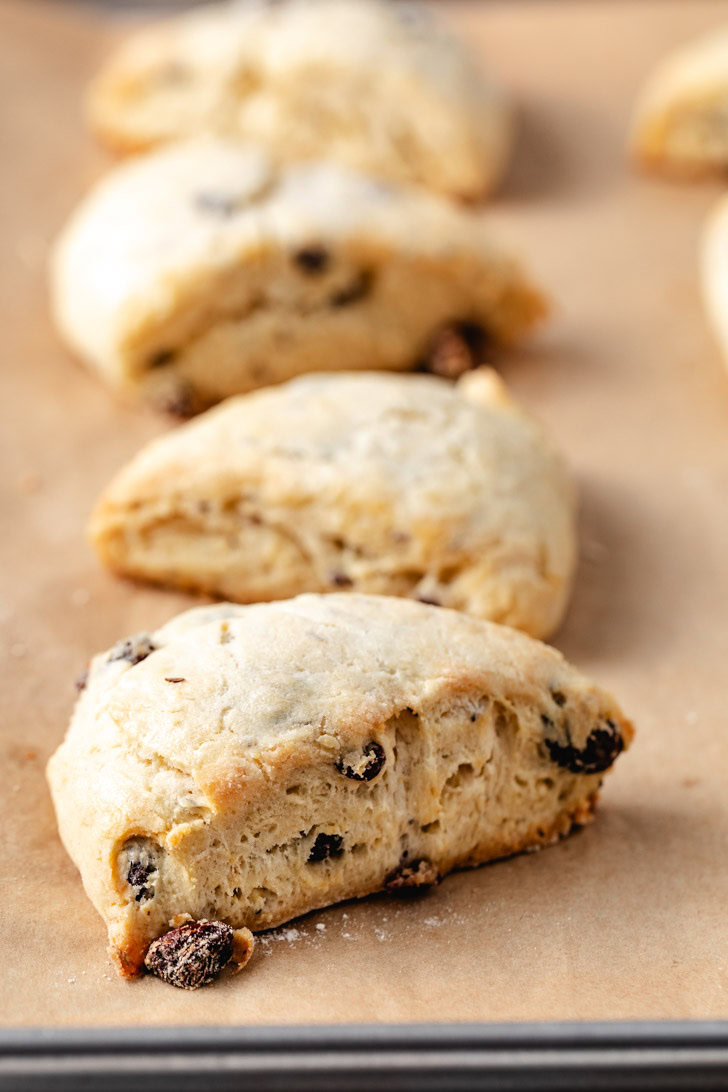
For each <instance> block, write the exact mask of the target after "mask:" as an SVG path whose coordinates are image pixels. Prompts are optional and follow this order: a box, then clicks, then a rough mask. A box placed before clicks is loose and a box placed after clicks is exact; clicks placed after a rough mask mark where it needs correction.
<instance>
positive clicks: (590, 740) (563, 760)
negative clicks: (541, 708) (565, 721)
mask: <svg viewBox="0 0 728 1092" xmlns="http://www.w3.org/2000/svg"><path fill="white" fill-rule="evenodd" d="M541 720H542V721H543V723H544V725H545V727H547V728H553V727H554V724H553V721H552V720H551V719H550V718H549V717H546V716H543V715H542V717H541ZM566 737H567V740H568V741H569V742H568V743H565V744H564V743H559V742H558V740H555V739H548V738H547V739H546V747H547V748H548V752H549V755H550V756H551V759H552V761H553V762H555V763H556V765H557V766H561V767H562V768H563V769H565V770H570V771H571V773H577V774H595V773H602V771H603V770H608V769H609V767H610V766H611V765H612V763H613V762H614V760H615V759H616V757H617V755H619V754H620V753H621V752H622V751H623V750H624V740H623V739H622V735H621V733H620V731H619V729H618V728H617V725H616V724H615V723H614V721H613V720H606V721H605V726H602V727H599V728H594V729H593V731H591V732H590V733H589V735H588V737H587V740H586V743H585V744H584V746H583V747H575V746H574V745H573V744H572V742H571V737H570V735H569V731H568V728H567V730H566Z"/></svg>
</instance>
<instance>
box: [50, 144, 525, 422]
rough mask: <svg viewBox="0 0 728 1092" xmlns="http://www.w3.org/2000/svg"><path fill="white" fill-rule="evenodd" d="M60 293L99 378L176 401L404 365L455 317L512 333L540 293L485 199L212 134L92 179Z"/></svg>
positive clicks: (58, 276) (57, 287) (63, 310)
mask: <svg viewBox="0 0 728 1092" xmlns="http://www.w3.org/2000/svg"><path fill="white" fill-rule="evenodd" d="M52 300H53V308H54V312H55V317H56V321H57V325H58V327H59V329H60V331H61V332H62V334H63V336H64V337H65V339H66V341H67V342H68V344H69V346H70V347H71V348H72V349H73V350H74V351H75V352H77V353H78V355H79V356H81V358H83V359H84V360H85V361H86V362H87V363H88V364H90V365H91V366H92V367H94V368H95V369H96V370H98V371H99V372H100V374H101V375H102V376H103V378H104V379H106V381H107V382H109V383H110V384H111V385H112V386H113V387H115V388H116V389H117V390H119V391H122V392H125V393H127V394H130V395H136V396H142V397H144V398H146V399H148V400H149V401H151V402H153V403H155V404H158V405H160V406H162V407H164V408H167V409H172V410H174V411H176V412H178V413H182V414H185V413H191V412H195V411H196V410H199V409H200V408H204V407H205V406H208V405H211V404H212V403H213V402H216V401H218V400H220V399H221V398H224V397H226V396H228V395H230V394H239V393H244V392H246V391H249V390H253V389H255V388H257V387H261V386H267V385H270V384H273V383H279V382H281V381H283V380H286V379H290V378H292V377H293V376H296V375H300V374H302V373H304V372H310V371H341V370H346V371H352V370H357V371H358V370H372V369H381V370H391V371H402V370H407V369H412V368H414V367H416V366H417V365H418V364H419V363H421V362H422V360H423V359H425V358H426V357H427V356H428V353H429V352H430V350H431V346H432V341H433V338H435V337H436V336H437V334H438V332H440V331H441V330H442V328H443V327H445V326H447V325H448V324H452V323H456V324H458V325H459V328H460V329H461V330H464V331H465V333H466V334H468V332H469V331H470V333H472V332H473V331H475V332H476V333H477V331H478V330H480V331H482V333H483V334H484V335H485V336H487V337H490V338H492V339H493V340H494V341H497V342H501V343H504V344H510V343H512V342H514V341H517V340H518V339H519V337H521V336H523V335H524V334H525V333H527V332H528V331H529V330H530V329H531V328H532V326H533V325H534V324H535V323H536V322H537V321H538V319H539V318H541V317H542V315H543V313H544V310H545V305H544V302H543V299H542V297H541V295H540V294H539V292H538V291H537V290H536V289H535V288H533V287H532V286H531V284H530V283H529V281H528V280H527V279H526V278H525V276H524V275H523V274H522V273H521V271H520V269H519V267H518V265H517V264H516V263H515V262H514V261H512V260H511V259H510V258H509V257H507V256H505V255H504V254H503V253H502V252H501V251H500V250H499V249H498V248H497V247H495V246H494V245H493V244H492V242H491V240H490V233H489V230H488V228H487V226H486V224H485V222H484V219H483V217H482V216H481V215H480V214H476V213H475V212H472V211H466V210H464V209H461V208H458V207H455V206H452V205H451V204H449V203H448V202H446V201H443V200H440V199H439V198H437V197H434V196H431V195H430V194H427V193H425V192H424V191H420V190H416V189H414V188H406V187H395V186H391V185H386V184H383V183H379V182H376V181H373V180H372V179H371V178H367V177H365V176H363V175H359V174H356V173H354V172H352V171H350V170H347V169H345V168H343V167H339V166H337V165H334V164H331V163H315V164H314V163H310V164H302V165H297V166H291V167H284V168H281V169H278V168H276V167H275V166H274V165H273V163H272V162H271V160H270V159H269V157H268V156H267V155H266V154H265V153H264V152H262V151H260V149H255V148H245V147H243V146H242V145H240V144H236V143H232V142H226V141H223V140H216V139H212V138H210V139H207V138H200V139H199V140H194V141H191V142H188V143H184V144H180V145H174V146H170V147H165V148H162V149H160V150H158V151H155V152H152V153H150V154H149V155H148V156H144V157H141V158H139V159H136V160H132V161H130V162H129V163H126V164H124V165H122V166H119V167H117V168H116V169H115V170H113V171H111V172H110V173H109V174H108V175H107V176H106V177H105V178H104V179H102V180H101V182H99V183H98V185H97V186H96V187H95V188H94V189H93V190H92V191H91V193H90V194H89V195H88V196H87V197H86V198H85V200H84V201H83V202H82V203H81V205H80V207H79V208H78V209H77V211H76V212H75V213H74V215H73V216H72V217H71V219H70V222H69V223H68V225H67V227H66V228H65V230H64V231H63V233H62V235H61V238H60V240H59V242H58V244H57V246H56V248H55V252H54V257H53V264H52Z"/></svg>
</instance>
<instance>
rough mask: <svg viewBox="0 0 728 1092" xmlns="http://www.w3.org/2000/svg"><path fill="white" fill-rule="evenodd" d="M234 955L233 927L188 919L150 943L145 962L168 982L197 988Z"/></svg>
mask: <svg viewBox="0 0 728 1092" xmlns="http://www.w3.org/2000/svg"><path fill="white" fill-rule="evenodd" d="M232 956H233V930H232V929H231V927H230V926H229V925H226V924H225V922H224V921H206V920H204V919H203V920H202V921H187V922H185V924H184V925H180V926H179V928H178V929H172V930H171V931H170V932H169V933H165V935H164V936H162V937H158V938H157V940H154V941H152V943H151V944H150V945H149V950H148V952H147V955H146V958H145V960H144V964H145V966H146V967H147V970H150V971H151V972H152V974H156V975H157V977H158V978H161V979H162V980H163V981H164V982H168V983H169V984H170V985H171V986H178V987H179V988H180V989H181V990H197V989H199V988H200V986H206V985H207V984H208V983H209V982H212V980H213V979H214V978H216V977H217V975H218V974H219V973H220V971H221V970H222V969H223V967H225V966H226V965H227V964H228V963H229V962H230V960H231V959H232Z"/></svg>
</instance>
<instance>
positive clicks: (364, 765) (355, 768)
mask: <svg viewBox="0 0 728 1092" xmlns="http://www.w3.org/2000/svg"><path fill="white" fill-rule="evenodd" d="M386 761H387V756H386V754H385V751H384V747H382V745H381V743H377V742H376V740H374V739H373V740H371V742H369V743H367V745H366V746H365V747H364V749H363V751H362V754H361V757H360V758H357V759H356V760H355V761H352V762H345V761H344V760H343V759H340V760H339V761H338V762H337V763H336V768H337V770H338V771H339V773H342V774H343V775H344V777H349V778H351V780H352V781H373V780H374V778H375V777H376V776H377V774H378V773H379V772H380V771H381V769H382V768H383V766H384V763H385V762H386Z"/></svg>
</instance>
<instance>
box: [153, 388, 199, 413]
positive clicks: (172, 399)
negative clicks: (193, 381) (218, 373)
mask: <svg viewBox="0 0 728 1092" xmlns="http://www.w3.org/2000/svg"><path fill="white" fill-rule="evenodd" d="M156 406H157V409H159V410H160V412H161V413H168V414H169V416H170V417H192V416H193V415H194V414H195V413H197V412H198V410H199V409H200V408H201V407H200V399H199V398H198V396H197V394H196V393H195V391H194V390H193V389H192V387H191V386H190V385H189V383H179V384H178V385H177V386H176V387H174V388H173V389H172V390H170V391H167V392H166V393H165V394H163V395H161V396H160V397H159V398H158V399H157V400H156Z"/></svg>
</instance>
